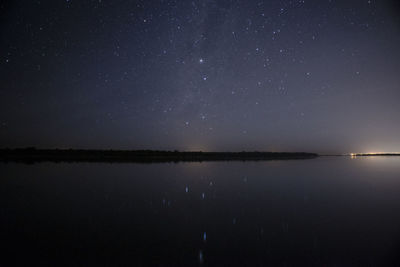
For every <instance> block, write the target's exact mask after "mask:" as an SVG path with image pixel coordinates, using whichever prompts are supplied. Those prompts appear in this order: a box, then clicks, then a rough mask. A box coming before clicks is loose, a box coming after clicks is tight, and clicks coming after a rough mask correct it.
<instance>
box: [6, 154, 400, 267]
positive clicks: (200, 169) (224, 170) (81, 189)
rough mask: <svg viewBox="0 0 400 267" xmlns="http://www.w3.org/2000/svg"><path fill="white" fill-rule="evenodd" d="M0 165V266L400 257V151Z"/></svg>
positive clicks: (364, 261) (384, 262)
mask: <svg viewBox="0 0 400 267" xmlns="http://www.w3.org/2000/svg"><path fill="white" fill-rule="evenodd" d="M0 174H1V178H0V203H1V204H0V266H13V265H18V266H20V265H52V266H60V265H65V266H76V265H78V266H91V265H95V266H119V265H127V266H128V265H129V266H143V265H145V266H149V265H150V266H170V265H173V266H177V265H178V266H199V265H203V266H215V265H218V266H232V265H241V266H243V265H247V266H400V264H399V263H400V257H399V255H400V158H399V157H378V158H372V157H371V158H356V159H350V158H347V157H327V158H318V159H314V160H298V161H296V160H293V161H269V162H208V163H178V164H174V163H171V164H148V165H147V164H96V163H77V164H54V163H41V164H35V165H23V164H0Z"/></svg>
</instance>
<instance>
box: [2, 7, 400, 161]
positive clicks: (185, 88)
mask: <svg viewBox="0 0 400 267" xmlns="http://www.w3.org/2000/svg"><path fill="white" fill-rule="evenodd" d="M399 14H400V12H399V8H398V4H396V1H385V0H379V1H378V0H354V1H351V0H318V1H317V0H315V1H311V0H304V1H303V0H300V1H299V0H297V1H277V0H270V1H261V0H258V1H251V0H195V1H189V0H178V1H170V0H159V1H152V0H148V1H147V0H146V1H122V0H62V1H61V0H42V1H23V0H13V1H2V3H1V4H0V34H1V35H0V37H1V39H0V81H1V85H0V147H25V146H36V147H40V148H56V147H58V148H96V149H97V148H99V149H103V148H104V149H109V148H114V149H170V150H174V149H178V150H203V151H241V150H247V151H252V150H259V151H310V152H320V153H347V152H373V151H379V152H380V151H388V152H396V151H400V138H399V133H400V75H399V74H400V50H399V48H400V19H399V17H400V16H399Z"/></svg>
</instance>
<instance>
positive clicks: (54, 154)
mask: <svg viewBox="0 0 400 267" xmlns="http://www.w3.org/2000/svg"><path fill="white" fill-rule="evenodd" d="M318 156H319V155H318V154H315V153H305V152H180V151H157V150H83V149H35V148H22V149H0V162H21V163H37V162H110V163H114V162H115V163H118V162H137V163H156V162H181V161H182V162H185V161H186V162H195V161H198V162H200V161H265V160H291V159H313V158H316V157H318Z"/></svg>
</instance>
